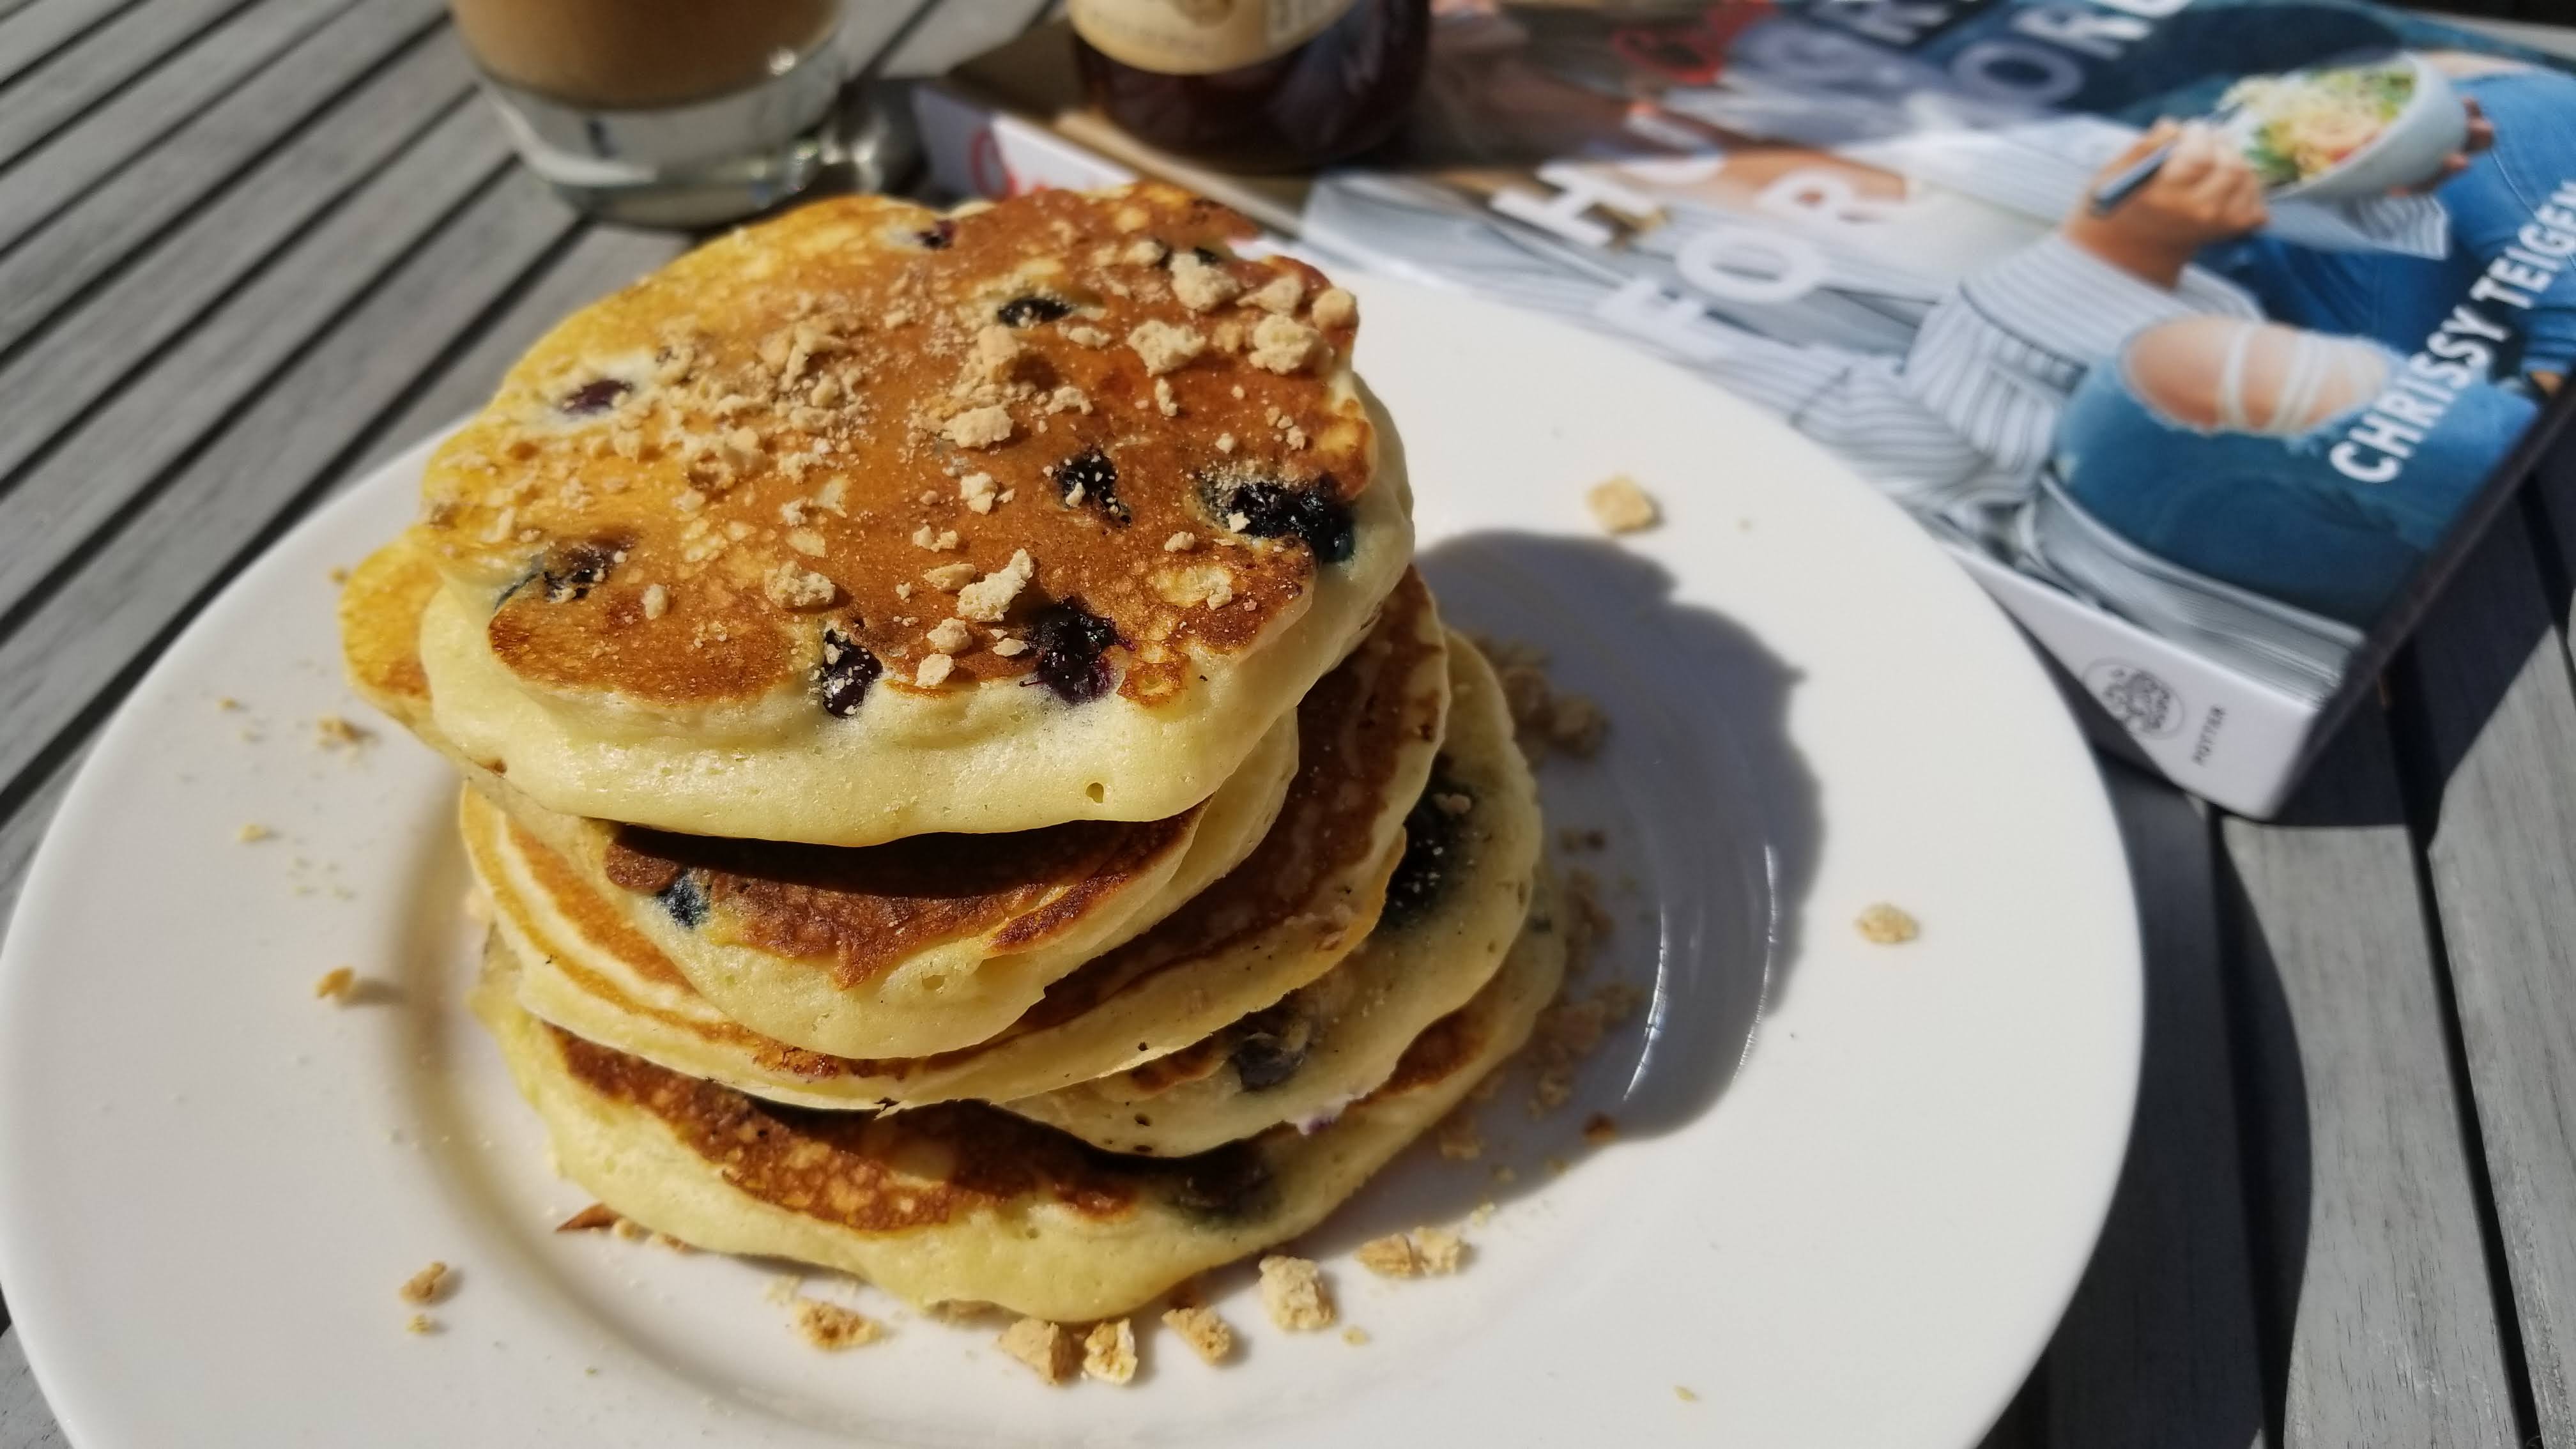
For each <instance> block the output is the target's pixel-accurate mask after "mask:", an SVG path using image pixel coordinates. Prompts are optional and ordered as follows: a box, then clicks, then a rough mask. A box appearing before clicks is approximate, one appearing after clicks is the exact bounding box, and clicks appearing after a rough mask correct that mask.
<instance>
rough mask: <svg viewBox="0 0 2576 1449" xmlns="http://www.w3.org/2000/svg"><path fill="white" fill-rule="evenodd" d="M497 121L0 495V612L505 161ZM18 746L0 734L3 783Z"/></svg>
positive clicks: (480, 116) (395, 185)
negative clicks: (0, 545)
mask: <svg viewBox="0 0 2576 1449" xmlns="http://www.w3.org/2000/svg"><path fill="white" fill-rule="evenodd" d="M508 154H509V146H508V142H507V141H506V140H505V139H504V138H503V136H502V134H501V129H500V126H499V123H498V122H496V121H495V120H494V119H493V118H492V117H491V116H490V115H488V114H486V113H485V112H484V111H483V110H482V109H481V108H480V107H462V108H459V109H456V110H452V111H450V112H448V113H447V116H446V118H445V119H444V120H442V121H440V122H439V123H438V124H437V126H436V127H434V128H433V129H432V130H431V131H429V132H428V134H426V135H425V136H423V137H422V138H421V139H420V140H419V141H418V142H416V143H415V144H413V145H412V146H411V147H410V148H408V149H407V150H405V151H404V152H403V153H402V154H401V155H400V156H398V157H396V158H395V160H394V161H393V162H392V163H391V164H390V165H388V166H386V167H384V168H383V169H382V170H380V171H379V172H378V173H377V174H376V175H375V176H374V178H373V179H371V180H370V181H369V182H368V183H367V184H366V185H365V186H363V187H362V188H360V189H359V190H358V191H357V192H356V193H354V194H352V195H351V196H350V197H349V199H348V200H347V201H346V202H344V203H343V204H342V205H340V206H339V207H338V208H337V209H335V210H334V211H332V212H331V213H330V215H329V216H328V217H327V218H326V219H324V220H323V221H322V223H321V224H320V225H318V226H316V227H313V228H311V229H309V230H308V231H306V232H305V233H304V234H303V236H302V237H300V238H299V239H298V240H297V241H296V243H295V244H294V246H292V247H291V248H289V249H288V250H287V251H285V252H283V253H281V254H280V255H279V257H278V258H277V260H276V261H274V262H272V263H271V264H270V265H269V266H268V267H267V268H266V269H265V270H264V271H262V272H260V273H259V274H258V275H257V276H256V277H255V278H253V279H252V280H251V281H250V282H249V283H247V284H245V285H244V286H242V287H241V288H240V289H239V290H237V291H235V292H234V293H232V294H231V295H230V296H228V297H227V298H226V299H225V300H224V302H223V304H222V305H221V306H220V307H219V308H217V309H216V310H215V311H213V312H212V313H210V314H208V316H207V317H206V318H205V320H204V321H202V322H200V323H199V324H198V325H197V326H196V327H195V328H194V329H193V330H192V331H190V332H189V333H187V334H186V335H185V336H184V337H182V338H181V339H179V340H178V341H176V342H174V343H172V344H171V345H170V346H169V347H168V348H167V349H166V350H165V351H164V352H163V354H162V355H161V356H160V357H158V358H156V359H154V360H153V361H152V362H151V363H150V365H149V366H148V367H147V368H146V369H145V370H143V371H142V372H140V373H138V374H136V375H135V376H134V377H133V378H132V379H131V380H130V381H128V382H126V383H125V384H124V385H123V386H122V387H121V388H120V390H119V391H118V392H117V394H116V396H115V398H114V399H113V400H112V401H110V402H109V403H108V404H107V405H106V406H104V407H102V408H100V409H99V410H98V411H97V412H95V413H93V414H91V415H90V416H89V417H87V418H86V419H84V420H83V421H82V423H81V425H80V426H79V427H78V428H77V429H76V430H74V431H73V432H72V433H71V434H69V435H68V436H67V437H66V439H65V440H64V441H63V443H62V444H61V445H60V446H59V447H57V448H55V449H54V450H53V451H52V452H50V453H48V454H47V455H45V456H44V457H43V458H42V459H41V460H39V461H38V462H37V463H35V464H34V466H32V467H30V468H28V469H27V470H25V471H24V472H23V473H22V474H21V475H20V476H19V479H18V482H17V485H16V486H15V487H14V488H13V489H11V490H10V491H9V492H7V493H0V537H5V538H8V539H9V540H10V547H9V548H7V549H5V550H0V617H5V616H6V614H7V613H8V612H9V611H11V610H14V609H17V608H19V607H21V606H22V605H23V604H24V602H25V601H26V600H27V599H28V598H29V596H30V595H31V593H32V592H33V591H34V590H35V589H36V588H37V587H38V586H39V585H40V584H41V583H42V581H43V580H44V578H45V577H46V575H47V574H48V573H50V572H51V571H52V570H54V569H55V568H57V567H59V566H60V565H61V563H62V562H63V561H64V560H65V559H68V558H70V557H71V556H72V555H73V554H74V553H76V552H78V551H80V550H82V549H84V548H88V547H91V546H92V544H91V536H92V535H93V534H94V533H96V532H97V531H98V530H100V529H102V528H105V527H108V526H110V525H111V524H112V523H113V521H114V520H115V518H116V516H117V514H118V513H119V512H120V511H121V510H123V509H124V508H126V507H128V506H129V505H130V503H131V502H132V500H133V499H134V498H135V497H136V496H137V495H139V494H141V493H143V492H145V491H147V490H149V489H150V488H152V487H153V486H154V485H155V480H156V479H158V478H159V477H160V476H161V474H162V473H163V471H164V470H165V469H166V468H167V467H168V466H169V465H170V464H171V463H172V462H174V461H176V460H177V459H178V458H179V457H180V455H181V454H182V453H184V452H185V451H186V450H187V449H188V448H189V447H191V446H193V445H194V444H195V443H196V442H197V441H198V440H199V439H200V438H202V437H203V436H204V435H205V434H206V433H207V432H208V431H209V430H210V429H212V428H213V427H215V426H216V425H217V424H218V423H219V422H221V421H222V420H223V418H224V417H225V416H226V414H228V413H229V412H230V411H231V410H232V409H233V408H235V407H237V406H238V405H239V404H240V403H241V401H242V399H243V398H245V397H246V396H248V395H249V394H250V393H251V392H252V390H253V389H254V388H256V387H257V386H258V384H259V381H260V379H261V378H262V377H264V376H266V375H267V374H268V373H269V372H270V371H271V370H273V369H274V368H275V367H276V366H277V365H278V364H279V363H281V362H284V361H285V360H286V359H288V358H289V357H291V356H293V355H294V353H295V352H296V350H297V349H298V348H300V347H302V346H304V345H305V343H306V342H307V341H308V340H309V339H310V338H312V337H313V336H314V335H315V334H316V333H318V332H320V331H322V330H323V329H325V328H327V327H329V326H330V325H331V322H332V316H333V314H334V313H335V312H337V311H338V310H339V309H340V308H341V307H343V306H345V305H347V303H348V302H349V300H350V299H351V298H353V297H355V296H357V295H358V294H359V293H360V292H361V291H363V290H364V289H365V288H366V287H367V286H368V285H370V284H371V283H372V282H373V281H374V280H375V278H376V277H378V276H379V275H381V274H382V273H383V271H384V269H385V268H386V267H388V266H389V265H391V264H392V263H393V262H394V261H395V260H397V259H398V258H400V257H401V256H402V255H403V254H404V253H405V252H407V251H409V250H410V249H411V248H412V246H413V245H415V244H416V243H417V242H418V241H419V239H420V238H421V237H422V236H423V235H425V234H426V233H427V232H428V231H429V230H430V228H431V227H432V226H434V225H436V224H437V222H438V221H439V219H440V218H441V217H442V216H444V215H445V214H446V213H447V212H448V211H449V210H451V209H452V208H454V207H455V206H457V205H458V204H459V203H461V202H463V201H464V200H465V199H466V198H467V197H468V196H470V195H472V194H473V193H474V192H475V191H476V190H478V189H479V188H481V187H482V186H483V185H484V183H485V182H487V181H488V180H489V179H490V178H491V177H492V175H493V174H494V173H495V172H497V171H498V170H500V169H501V167H502V166H504V165H505V164H506V162H507V158H508ZM21 748H23V746H22V742H20V741H17V740H8V741H0V754H5V755H6V757H7V759H8V760H9V761H10V763H7V764H5V765H0V779H5V778H7V776H8V775H9V774H10V773H13V772H14V770H15V768H16V763H15V762H16V761H17V759H18V752H19V751H20V749H21Z"/></svg>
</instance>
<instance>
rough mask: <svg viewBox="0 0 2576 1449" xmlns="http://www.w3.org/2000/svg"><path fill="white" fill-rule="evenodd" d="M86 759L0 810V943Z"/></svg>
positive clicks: (70, 762) (67, 759) (77, 753)
mask: <svg viewBox="0 0 2576 1449" xmlns="http://www.w3.org/2000/svg"><path fill="white" fill-rule="evenodd" d="M87 758H89V742H88V741H87V740H86V739H84V740H82V741H81V743H80V745H79V746H78V747H77V748H75V749H73V750H72V751H71V752H70V753H68V754H66V755H65V756H64V757H63V758H62V759H61V760H60V761H59V762H57V763H55V764H54V765H52V766H51V767H50V768H48V769H46V770H44V771H42V772H40V774H39V775H38V776H37V777H34V778H31V779H30V781H29V783H28V786H27V788H26V789H24V790H22V791H20V792H18V795H19V798H18V801H17V803H16V804H14V805H10V806H6V807H0V941H6V940H7V939H8V929H9V927H8V923H9V921H10V919H11V917H12V915H13V914H14V912H15V911H16V909H17V905H18V890H19V887H20V886H22V885H24V884H25V883H26V879H27V866H28V865H29V863H31V862H32V861H34V860H35V858H36V847H37V846H38V845H40V844H42V843H43V841H44V838H45V830H46V828H47V827H48V826H50V825H51V824H52V823H53V819H54V811H55V810H56V809H57V808H58V807H60V806H61V804H62V803H63V792H64V791H66V790H68V789H70V788H71V783H72V778H73V777H74V776H75V775H78V774H79V773H80V766H81V761H83V760H85V759H87ZM0 1286H5V1285H0Z"/></svg>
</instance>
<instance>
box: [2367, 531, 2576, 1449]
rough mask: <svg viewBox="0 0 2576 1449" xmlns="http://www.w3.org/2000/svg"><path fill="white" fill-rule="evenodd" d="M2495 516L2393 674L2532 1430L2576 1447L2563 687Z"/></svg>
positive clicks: (2563, 660)
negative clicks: (2420, 804)
mask: <svg viewBox="0 0 2576 1449" xmlns="http://www.w3.org/2000/svg"><path fill="white" fill-rule="evenodd" d="M2561 613H2562V610H2561V608H2560V604H2559V601H2557V600H2553V599H2550V598H2548V597H2547V596H2546V595H2545V594H2544V592H2543V588H2542V583H2541V580H2540V575H2539V566H2538V562H2537V559H2536V556H2535V554H2534V551H2533V548H2532V542H2531V539H2530V536H2529V533H2528V531H2527V529H2526V527H2525V525H2524V520H2523V515H2522V514H2521V513H2520V512H2518V511H2515V512H2508V513H2507V514H2505V515H2504V516H2503V517H2502V518H2501V519H2499V520H2498V522H2497V524H2496V526H2495V527H2494V528H2492V529H2491V530H2490V531H2489V532H2488V534H2487V536H2486V537H2485V538H2484V539H2482V540H2480V541H2479V543H2478V544H2477V546H2476V548H2475V550H2474V551H2473V552H2472V554H2471V555H2470V557H2469V559H2468V561H2467V564H2466V566H2465V567H2463V568H2462V569H2461V570H2460V572H2459V574H2458V576H2457V577H2456V578H2454V579H2453V580H2452V582H2451V584H2450V586H2449V588H2448V590H2447V591H2446V592H2445V593H2444V595H2443V596H2442V598H2441V599H2440V600H2439V601H2437V602H2436V604H2435V606H2434V608H2433V610H2432V612H2431V613H2430V614H2429V615H2428V616H2427V617H2426V619H2425V620H2424V623H2423V625H2422V626H2421V628H2420V629H2419V630H2418V633H2417V637H2416V640H2415V643H2414V645H2413V646H2412V647H2411V648H2409V649H2408V650H2407V651H2406V654H2405V656H2404V658H2403V661H2402V665H2403V667H2402V668H2401V670H2400V672H2399V676H2398V677H2399V680H2400V685H2401V687H2400V689H2399V691H2398V699H2399V701H2400V704H2401V706H2402V707H2403V709H2404V710H2405V715H2404V718H2405V719H2406V720H2407V722H2408V724H2409V725H2410V728H2409V729H2407V730H2406V731H2405V733H2404V735H2403V736H2402V739H2403V741H2404V743H2405V744H2406V745H2407V747H2408V748H2407V750H2406V752H2405V754H2404V755H2403V756H2401V760H2402V763H2403V764H2404V765H2405V766H2406V767H2407V768H2408V770H2409V772H2410V773H2411V774H2413V775H2414V776H2415V783H2416V787H2417V788H2416V791H2415V795H2416V797H2417V799H2418V800H2419V801H2421V802H2423V809H2424V811H2425V813H2424V814H2423V816H2422V817H2421V828H2422V830H2423V835H2424V841H2425V849H2424V859H2425V863H2426V868H2427V878H2428V879H2429V880H2430V881H2431V883H2432V887H2433V890H2432V894H2433V899H2434V902H2435V904H2436V906H2437V908H2438V911H2439V917H2438V918H2439V921H2440V924H2441V931H2440V937H2441V942H2442V946H2443V949H2444V951H2445V953H2446V958H2447V962H2448V971H2447V978H2448V982H2449V987H2450V1001H2451V1003H2452V1006H2451V1010H2452V1012H2453V1014H2454V1016H2455V1019H2456V1022H2457V1029H2458V1040H2459V1049H2460V1054H2461V1057H2462V1059H2463V1060H2464V1061H2465V1064H2466V1077H2467V1081H2468V1083H2469V1085H2470V1089H2471V1092H2470V1096H2471V1101H2472V1104H2473V1106H2474V1108H2475V1123H2474V1126H2475V1135H2476V1138H2477V1142H2478V1146H2479V1150H2480V1153H2481V1156H2482V1158H2483V1160H2484V1163H2485V1166H2486V1177H2487V1182H2488V1184H2489V1187H2490V1192H2489V1193H2488V1198H2489V1200H2490V1201H2491V1203H2492V1208H2493V1215H2494V1219H2493V1220H2494V1232H2495V1236H2496V1240H2497V1241H2498V1242H2500V1243H2501V1245H2502V1252H2503V1260H2504V1267H2505V1270H2506V1276H2507V1279H2508V1281H2509V1283H2510V1285H2511V1289H2512V1292H2511V1294H2510V1302H2511V1305H2512V1313H2511V1315H2510V1317H2511V1319H2512V1325H2513V1327H2515V1328H2517V1329H2518V1330H2519V1335H2520V1352H2521V1356H2522V1360H2523V1364H2524V1367H2525V1369H2526V1372H2525V1373H2524V1374H2523V1375H2521V1377H2522V1378H2523V1380H2524V1381H2525V1382H2526V1383H2527V1384H2528V1386H2529V1391H2530V1395H2531V1399H2530V1413H2531V1414H2532V1415H2533V1416H2534V1419H2535V1422H2534V1423H2533V1424H2531V1425H2528V1426H2526V1430H2525V1432H2526V1433H2529V1432H2532V1431H2535V1430H2536V1432H2538V1433H2539V1434H2540V1435H2542V1436H2543V1437H2544V1438H2545V1439H2546V1440H2547V1441H2548V1442H2550V1443H2553V1444H2565V1443H2576V1234H2571V1233H2570V1231H2569V1228H2568V1225H2569V1224H2570V1223H2571V1222H2576V990H2571V987H2576V771H2571V770H2570V769H2569V768H2568V762H2569V761H2570V760H2576V675H2571V673H2570V662H2569V655H2568V653H2567V646H2566V643H2565V641H2564V640H2563V639H2562V638H2561V637H2560V634H2559V630H2558V627H2557V620H2558V618H2559V617H2560V615H2561Z"/></svg>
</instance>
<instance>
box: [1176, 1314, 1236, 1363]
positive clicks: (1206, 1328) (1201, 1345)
mask: <svg viewBox="0 0 2576 1449" xmlns="http://www.w3.org/2000/svg"><path fill="white" fill-rule="evenodd" d="M1163 1326H1164V1327H1166V1328H1169V1329H1170V1330H1172V1332H1174V1333H1176V1334H1179V1335H1180V1338H1181V1342H1183V1343H1186V1344H1188V1345H1189V1346H1190V1352H1192V1353H1195V1354H1197V1355H1198V1356H1199V1357H1200V1358H1202V1359H1205V1360H1206V1361H1207V1362H1209V1363H1223V1362H1225V1360H1226V1356H1227V1355H1228V1354H1231V1353H1233V1352H1234V1330H1233V1329H1231V1328H1229V1327H1227V1326H1226V1322H1225V1320H1224V1319H1222V1318H1219V1317H1217V1315H1216V1310H1215V1309H1213V1308H1201V1307H1199V1306H1197V1305H1195V1304H1192V1305H1189V1306H1186V1307H1180V1308H1171V1309H1166V1310H1164V1313H1163Z"/></svg>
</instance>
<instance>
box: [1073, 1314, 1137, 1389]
mask: <svg viewBox="0 0 2576 1449" xmlns="http://www.w3.org/2000/svg"><path fill="white" fill-rule="evenodd" d="M1082 1372H1083V1376H1084V1377H1086V1378H1095V1379H1099V1380H1101V1381H1102V1382H1104V1383H1112V1384H1123V1383H1125V1382H1127V1381H1128V1380H1129V1379H1132V1378H1134V1377H1136V1330H1135V1329H1133V1328H1130V1327H1129V1326H1128V1324H1127V1320H1126V1319H1124V1318H1113V1319H1111V1320H1109V1321H1108V1322H1106V1323H1095V1324H1093V1325H1092V1326H1091V1332H1089V1333H1087V1334H1084V1335H1083V1338H1082Z"/></svg>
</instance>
